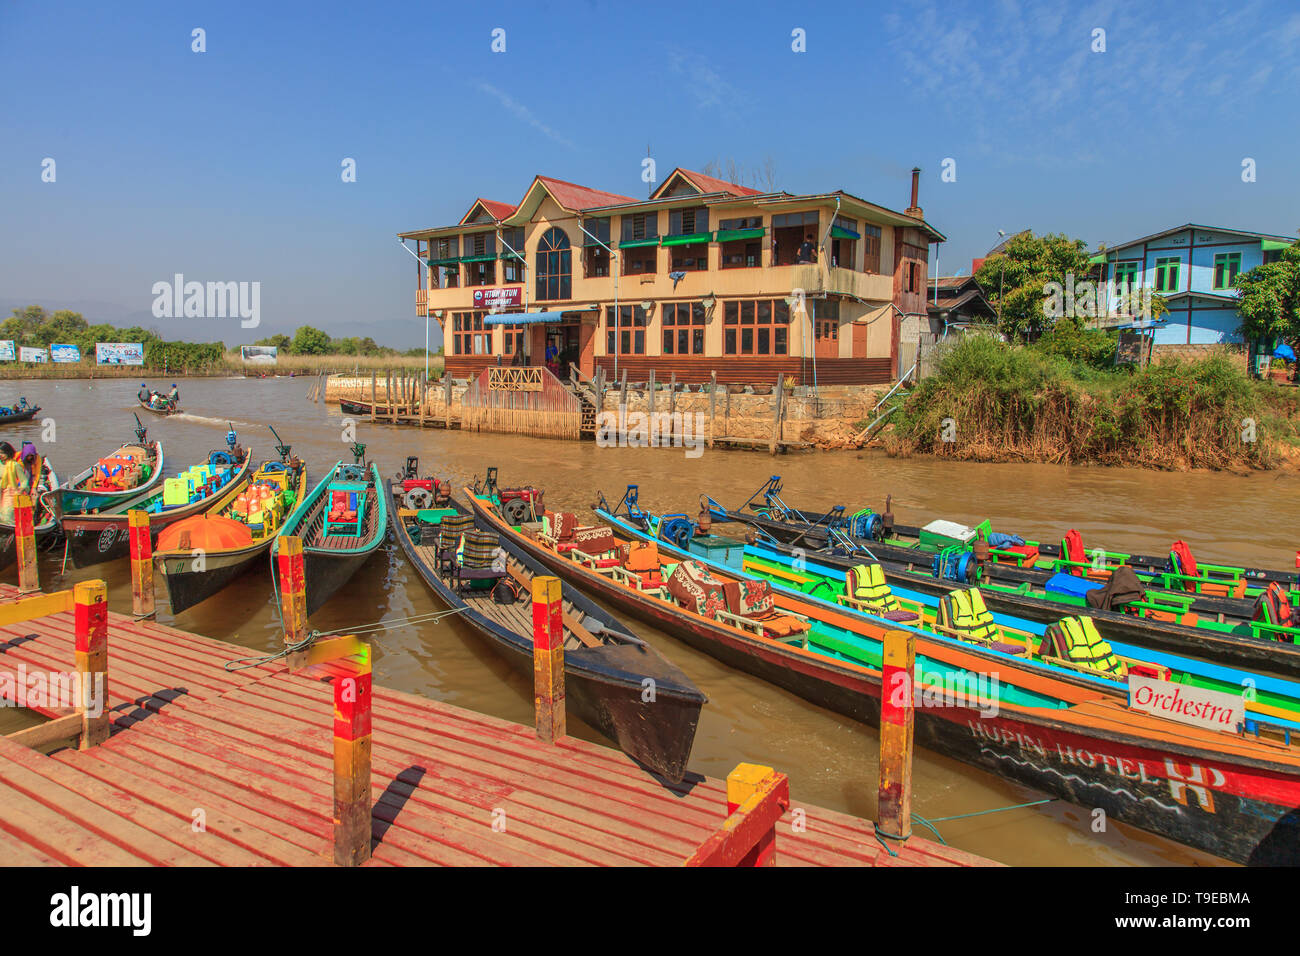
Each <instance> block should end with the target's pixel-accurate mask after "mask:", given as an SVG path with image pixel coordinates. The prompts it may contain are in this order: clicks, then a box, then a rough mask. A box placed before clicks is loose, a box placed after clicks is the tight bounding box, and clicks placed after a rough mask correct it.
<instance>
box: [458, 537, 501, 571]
mask: <svg viewBox="0 0 1300 956" xmlns="http://www.w3.org/2000/svg"><path fill="white" fill-rule="evenodd" d="M500 546H501V539H500V538H499V537H498V536H497V533H496V532H495V531H478V530H476V529H472V528H471V529H470V530H469V531H466V532H465V550H464V552H463V553H462V557H461V566H462V567H466V568H490V567H491V566H492V554H493V552H495V551H496V549H497V548H499V547H500Z"/></svg>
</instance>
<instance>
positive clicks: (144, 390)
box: [135, 382, 153, 403]
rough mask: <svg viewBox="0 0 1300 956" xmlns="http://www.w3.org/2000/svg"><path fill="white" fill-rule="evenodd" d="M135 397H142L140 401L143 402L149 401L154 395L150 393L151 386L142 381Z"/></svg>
mask: <svg viewBox="0 0 1300 956" xmlns="http://www.w3.org/2000/svg"><path fill="white" fill-rule="evenodd" d="M135 397H136V398H138V399H140V401H142V402H145V403H148V401H149V399H150V398H152V397H153V396H151V395H150V394H149V386H148V385H146V384H145V383H144V382H141V383H140V391H138V392H136V393H135Z"/></svg>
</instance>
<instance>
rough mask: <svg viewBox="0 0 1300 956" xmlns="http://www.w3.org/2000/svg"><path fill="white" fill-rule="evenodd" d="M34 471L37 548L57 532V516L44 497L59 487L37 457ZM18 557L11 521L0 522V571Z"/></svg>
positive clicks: (34, 515) (34, 530)
mask: <svg viewBox="0 0 1300 956" xmlns="http://www.w3.org/2000/svg"><path fill="white" fill-rule="evenodd" d="M36 470H37V473H38V475H39V477H38V478H37V479H36V487H35V488H34V489H32V492H31V499H32V525H33V532H34V535H33V537H34V540H35V544H36V546H37V547H38V548H39V547H41V546H42V545H45V544H46V543H47V542H48V541H49V540H50V539H51V538H52V537H54V536H56V535H57V534H58V532H59V516H58V515H57V514H55V513H54V512H53V511H52V510H51V509H50V505H49V502H48V501H47V500H46V498H45V495H46V494H47V493H48V492H50V491H51V490H52V489H54V488H57V487H59V476H58V475H56V474H55V473H54V469H53V468H52V467H51V466H50V463H49V461H47V460H46V459H44V458H43V457H41V456H39V455H38V456H37V459H36ZM17 557H18V544H17V541H16V539H15V537H14V525H13V522H12V521H0V571H3V570H4V569H5V568H7V567H9V565H11V564H13V563H14V561H15V560H16V559H17Z"/></svg>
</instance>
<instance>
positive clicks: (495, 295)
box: [474, 285, 524, 309]
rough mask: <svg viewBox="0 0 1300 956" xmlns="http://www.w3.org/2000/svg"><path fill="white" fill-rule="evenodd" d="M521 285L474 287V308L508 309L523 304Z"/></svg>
mask: <svg viewBox="0 0 1300 956" xmlns="http://www.w3.org/2000/svg"><path fill="white" fill-rule="evenodd" d="M523 292H524V287H523V286H519V285H517V286H511V287H510V288H509V289H475V290H474V308H476V309H508V308H512V307H516V306H520V305H523Z"/></svg>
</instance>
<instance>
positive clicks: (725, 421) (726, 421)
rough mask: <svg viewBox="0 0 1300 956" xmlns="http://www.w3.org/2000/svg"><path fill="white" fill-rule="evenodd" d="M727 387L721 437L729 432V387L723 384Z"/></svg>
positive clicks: (724, 436)
mask: <svg viewBox="0 0 1300 956" xmlns="http://www.w3.org/2000/svg"><path fill="white" fill-rule="evenodd" d="M723 388H726V389H727V408H726V410H725V411H724V412H723V413H722V437H723V438H726V437H727V436H728V435H730V434H731V388H730V387H729V386H726V385H724V386H723Z"/></svg>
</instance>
